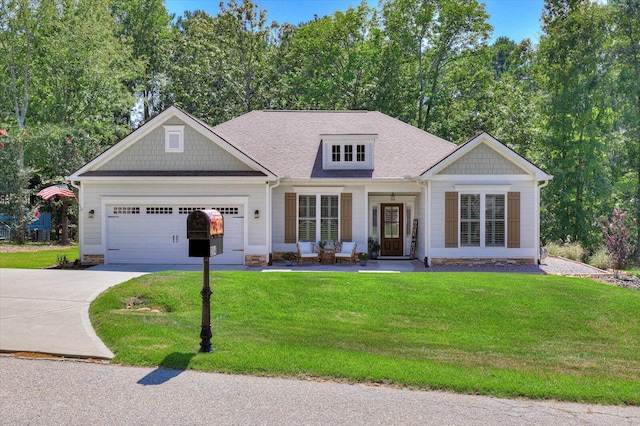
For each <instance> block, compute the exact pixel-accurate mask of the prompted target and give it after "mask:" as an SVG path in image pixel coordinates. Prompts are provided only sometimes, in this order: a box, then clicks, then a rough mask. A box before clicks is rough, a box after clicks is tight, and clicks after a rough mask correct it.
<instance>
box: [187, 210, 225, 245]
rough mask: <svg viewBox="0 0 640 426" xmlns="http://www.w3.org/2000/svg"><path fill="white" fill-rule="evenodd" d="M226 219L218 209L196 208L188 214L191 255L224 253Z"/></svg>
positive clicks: (188, 236) (188, 237)
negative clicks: (223, 241) (223, 242)
mask: <svg viewBox="0 0 640 426" xmlns="http://www.w3.org/2000/svg"><path fill="white" fill-rule="evenodd" d="M223 236H224V220H223V218H222V214H221V213H220V212H219V211H217V210H196V211H193V212H191V213H189V216H187V239H188V240H189V257H213V256H217V255H219V254H222V238H223Z"/></svg>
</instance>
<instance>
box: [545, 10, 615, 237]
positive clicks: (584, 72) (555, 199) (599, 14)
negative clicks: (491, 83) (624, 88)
mask: <svg viewBox="0 0 640 426" xmlns="http://www.w3.org/2000/svg"><path fill="white" fill-rule="evenodd" d="M543 20H544V25H543V29H544V31H545V34H544V35H543V36H542V38H541V40H540V47H539V52H538V56H537V60H538V74H537V75H538V78H539V83H540V85H541V86H542V87H543V89H544V90H545V91H546V92H547V94H548V95H547V96H548V97H547V100H546V103H545V105H544V106H543V108H544V113H545V120H546V121H545V122H544V125H545V127H546V128H547V129H548V132H547V134H545V135H544V138H545V145H544V147H543V151H544V158H545V164H544V166H546V169H547V171H548V172H550V173H551V174H553V175H554V176H555V178H554V190H553V191H545V193H544V198H543V200H544V202H545V204H547V207H548V214H547V215H546V216H545V217H544V218H543V223H544V224H545V225H546V228H547V230H548V231H549V232H550V236H551V238H553V239H555V240H564V239H565V238H567V237H568V238H569V239H571V240H572V241H579V242H581V243H582V244H583V245H584V246H586V247H587V248H594V245H595V244H596V242H597V241H598V240H599V236H598V234H597V232H596V231H595V230H596V229H597V227H596V226H594V225H595V218H597V217H600V216H602V214H603V212H604V211H607V210H609V209H610V208H611V207H612V206H611V200H609V197H607V195H608V194H609V193H610V186H609V182H610V181H609V178H608V172H609V171H608V170H607V168H606V167H603V165H604V164H606V159H607V152H608V146H607V139H606V137H605V135H606V134H608V133H609V132H610V131H611V128H612V123H613V120H614V116H615V114H614V111H613V110H612V109H611V106H610V105H611V98H610V97H609V89H610V87H611V85H610V77H611V76H610V74H609V72H608V67H607V66H606V63H604V59H605V58H606V46H607V42H608V31H607V30H608V28H609V22H610V21H609V17H608V15H607V13H606V8H605V7H604V6H601V5H598V4H596V3H591V2H590V1H589V0H546V2H545V13H544V15H543Z"/></svg>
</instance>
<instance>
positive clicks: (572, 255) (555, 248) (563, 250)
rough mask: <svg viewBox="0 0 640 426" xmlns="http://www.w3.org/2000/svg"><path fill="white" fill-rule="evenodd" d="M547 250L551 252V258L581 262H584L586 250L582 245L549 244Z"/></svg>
mask: <svg viewBox="0 0 640 426" xmlns="http://www.w3.org/2000/svg"><path fill="white" fill-rule="evenodd" d="M547 249H548V250H549V255H550V256H558V257H564V258H567V259H571V260H577V261H579V262H581V261H582V259H583V256H584V249H583V248H582V246H581V245H580V243H566V244H557V243H549V244H547Z"/></svg>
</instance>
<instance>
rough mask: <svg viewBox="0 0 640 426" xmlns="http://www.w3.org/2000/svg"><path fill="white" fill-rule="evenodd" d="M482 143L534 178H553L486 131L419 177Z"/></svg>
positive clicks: (430, 174) (431, 174) (435, 171)
mask: <svg viewBox="0 0 640 426" xmlns="http://www.w3.org/2000/svg"><path fill="white" fill-rule="evenodd" d="M483 143H484V144H487V145H488V146H489V147H491V148H492V149H493V150H495V151H496V152H498V153H499V154H500V155H502V156H503V157H504V158H506V159H507V160H509V161H511V162H512V163H513V164H515V165H516V166H517V167H519V168H521V169H522V170H523V171H525V172H526V173H527V174H529V175H531V176H534V177H535V179H536V180H539V181H543V180H551V179H553V176H552V175H549V174H547V173H545V172H544V171H543V170H541V169H540V168H538V167H536V166H535V165H534V164H533V163H531V162H529V161H528V160H527V159H525V158H524V157H522V156H521V155H520V154H518V153H517V152H515V151H514V150H512V149H511V148H509V147H508V146H506V145H504V144H503V143H501V142H500V141H498V140H497V139H496V138H494V137H493V136H491V135H490V134H489V133H487V132H481V133H479V134H477V135H476V136H474V137H472V138H471V139H469V140H467V141H466V142H464V143H463V144H461V145H459V146H458V147H457V148H456V149H455V150H454V151H453V152H451V153H450V154H448V155H447V156H445V157H444V158H442V159H441V160H440V161H438V162H437V163H436V164H434V165H433V166H431V167H429V168H427V169H426V170H425V171H424V172H423V173H421V176H420V177H421V179H424V180H428V179H432V178H433V177H434V176H435V175H436V174H438V173H439V172H441V171H443V170H444V169H445V168H446V167H448V166H450V165H451V164H453V163H454V162H456V161H457V160H459V159H460V158H462V157H463V156H465V155H466V154H468V153H469V152H471V151H472V150H473V149H474V148H476V147H477V146H478V145H480V144H483Z"/></svg>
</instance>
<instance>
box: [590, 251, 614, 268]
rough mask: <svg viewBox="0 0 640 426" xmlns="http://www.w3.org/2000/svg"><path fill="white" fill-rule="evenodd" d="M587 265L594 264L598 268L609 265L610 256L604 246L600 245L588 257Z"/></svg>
mask: <svg viewBox="0 0 640 426" xmlns="http://www.w3.org/2000/svg"><path fill="white" fill-rule="evenodd" d="M589 265H592V266H595V267H596V268H599V269H609V268H610V267H611V256H609V252H608V250H607V248H606V247H600V248H599V249H598V250H597V251H596V252H595V253H593V255H592V256H591V257H590V258H589Z"/></svg>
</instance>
